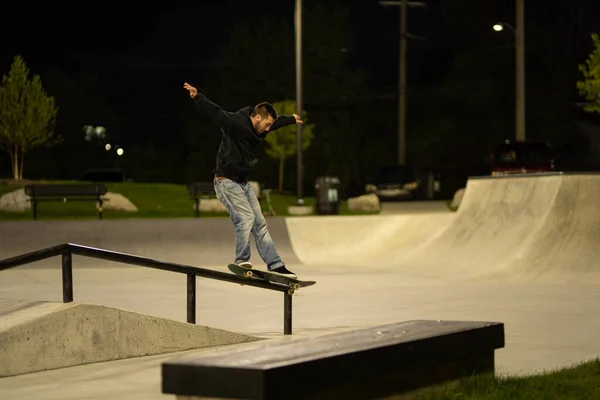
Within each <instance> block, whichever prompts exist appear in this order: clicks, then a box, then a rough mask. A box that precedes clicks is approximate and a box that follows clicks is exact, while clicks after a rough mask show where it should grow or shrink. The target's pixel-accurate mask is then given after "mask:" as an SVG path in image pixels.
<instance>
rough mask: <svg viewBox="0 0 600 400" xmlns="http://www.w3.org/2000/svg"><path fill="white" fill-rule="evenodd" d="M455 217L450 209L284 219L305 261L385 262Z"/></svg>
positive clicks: (354, 263)
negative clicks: (404, 213)
mask: <svg viewBox="0 0 600 400" xmlns="http://www.w3.org/2000/svg"><path fill="white" fill-rule="evenodd" d="M454 217H455V214H454V213H452V212H449V211H448V212H445V213H439V212H437V213H431V214H423V213H421V214H414V215H385V216H379V215H376V216H327V217H322V216H321V217H301V218H300V217H298V218H287V219H286V223H287V228H288V232H289V236H290V239H291V243H292V249H293V250H294V252H295V253H296V255H297V257H298V259H299V260H300V261H302V262H303V263H305V264H327V265H329V266H333V265H336V264H339V265H348V264H352V265H357V264H358V265H363V266H376V265H387V264H389V263H390V261H392V262H393V260H394V259H395V258H396V257H397V256H398V255H402V254H405V253H406V252H408V251H411V250H412V249H414V248H415V247H417V246H418V245H420V244H421V243H423V242H424V241H426V240H427V239H428V238H430V237H432V236H434V235H435V234H436V232H439V231H440V230H441V229H443V228H444V227H446V226H447V225H448V224H449V223H450V222H451V221H452V220H453V219H454Z"/></svg>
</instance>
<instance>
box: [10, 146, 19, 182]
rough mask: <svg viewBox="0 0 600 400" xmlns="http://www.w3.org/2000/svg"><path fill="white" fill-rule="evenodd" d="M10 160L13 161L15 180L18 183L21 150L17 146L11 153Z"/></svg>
mask: <svg viewBox="0 0 600 400" xmlns="http://www.w3.org/2000/svg"><path fill="white" fill-rule="evenodd" d="M10 158H11V159H12V173H13V179H14V180H15V181H18V180H19V148H18V146H17V145H16V144H15V145H14V146H13V149H12V152H11V153H10Z"/></svg>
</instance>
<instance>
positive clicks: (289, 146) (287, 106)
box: [265, 100, 314, 192]
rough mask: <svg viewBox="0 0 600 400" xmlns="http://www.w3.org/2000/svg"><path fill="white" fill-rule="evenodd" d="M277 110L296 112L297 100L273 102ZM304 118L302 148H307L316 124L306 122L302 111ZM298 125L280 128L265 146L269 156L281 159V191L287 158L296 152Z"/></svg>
mask: <svg viewBox="0 0 600 400" xmlns="http://www.w3.org/2000/svg"><path fill="white" fill-rule="evenodd" d="M273 107H275V111H277V114H278V115H283V114H286V115H291V114H293V113H295V110H296V102H295V101H292V100H285V101H280V102H275V103H273ZM302 120H303V121H304V126H303V129H302V149H303V150H304V149H306V148H307V147H308V146H310V142H311V140H312V138H313V136H314V132H313V129H314V125H310V124H307V123H306V112H305V111H303V112H302ZM296 129H297V127H296V125H287V126H284V127H283V128H279V129H277V130H275V131H273V132H271V133H269V134H268V135H267V137H266V139H265V140H266V141H267V143H268V146H267V147H266V148H265V152H266V153H267V155H268V156H269V157H272V158H275V159H277V160H279V187H278V190H279V191H280V192H282V191H283V173H284V171H285V160H286V159H287V158H288V157H290V156H293V155H294V154H296V150H297V144H296Z"/></svg>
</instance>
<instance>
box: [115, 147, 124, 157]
mask: <svg viewBox="0 0 600 400" xmlns="http://www.w3.org/2000/svg"><path fill="white" fill-rule="evenodd" d="M123 153H124V151H123V149H122V148H121V147H119V148H118V149H117V154H118V155H120V156H122V155H123Z"/></svg>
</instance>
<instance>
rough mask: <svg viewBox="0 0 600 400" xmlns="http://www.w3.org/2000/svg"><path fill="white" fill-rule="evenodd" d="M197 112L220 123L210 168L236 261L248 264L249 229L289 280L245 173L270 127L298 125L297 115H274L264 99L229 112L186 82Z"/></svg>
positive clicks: (264, 254) (269, 264) (268, 260)
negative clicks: (231, 230) (228, 223)
mask: <svg viewBox="0 0 600 400" xmlns="http://www.w3.org/2000/svg"><path fill="white" fill-rule="evenodd" d="M183 88H184V89H186V90H187V91H188V92H189V94H190V97H191V98H192V99H193V101H194V105H195V106H196V107H197V108H198V109H199V110H200V112H201V114H203V115H204V116H206V117H209V118H211V119H212V120H214V121H215V122H217V123H218V124H219V125H220V126H221V132H222V136H221V144H220V146H219V150H218V152H217V160H216V168H215V169H214V180H213V184H214V188H215V193H216V195H217V198H218V199H219V201H220V202H221V203H222V204H223V206H225V208H226V209H227V210H228V211H229V215H230V217H231V221H232V222H233V225H234V228H235V261H234V262H235V263H236V264H238V265H240V266H244V267H246V268H252V263H250V233H252V234H253V235H254V239H255V241H256V247H257V249H258V253H259V255H260V257H261V258H262V259H263V261H264V262H265V263H266V264H267V269H268V270H269V271H271V272H273V273H276V274H280V275H283V276H286V277H290V278H296V274H294V273H293V272H291V271H289V270H288V269H287V268H286V267H285V263H284V262H283V261H282V260H281V258H280V257H279V254H278V253H277V250H276V249H275V244H274V242H273V239H272V238H271V235H270V234H269V231H268V229H267V221H266V220H265V217H264V216H263V214H262V210H261V208H260V204H259V202H258V199H257V197H256V193H254V189H252V187H251V186H250V184H249V183H248V175H249V174H250V173H251V172H252V170H253V169H254V166H255V165H256V163H257V159H256V156H255V155H254V151H255V150H256V148H257V147H258V146H260V145H261V144H262V142H263V140H264V139H265V137H266V136H267V134H268V133H269V132H270V131H273V130H275V129H277V128H281V127H283V126H286V125H291V124H296V123H298V124H301V123H302V120H301V119H300V117H299V116H298V115H296V114H292V115H290V116H287V115H280V116H278V115H277V112H276V111H275V109H274V108H273V106H272V105H271V104H269V103H266V102H264V103H260V104H258V105H256V106H255V107H252V106H248V107H244V108H242V109H240V110H238V111H236V112H229V111H225V110H223V108H222V107H221V106H219V105H217V104H215V103H213V102H212V101H210V100H209V99H207V98H206V96H204V95H203V94H202V93H199V92H198V90H197V89H196V88H195V87H193V86H191V85H190V84H188V83H187V82H186V83H184V84H183Z"/></svg>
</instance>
